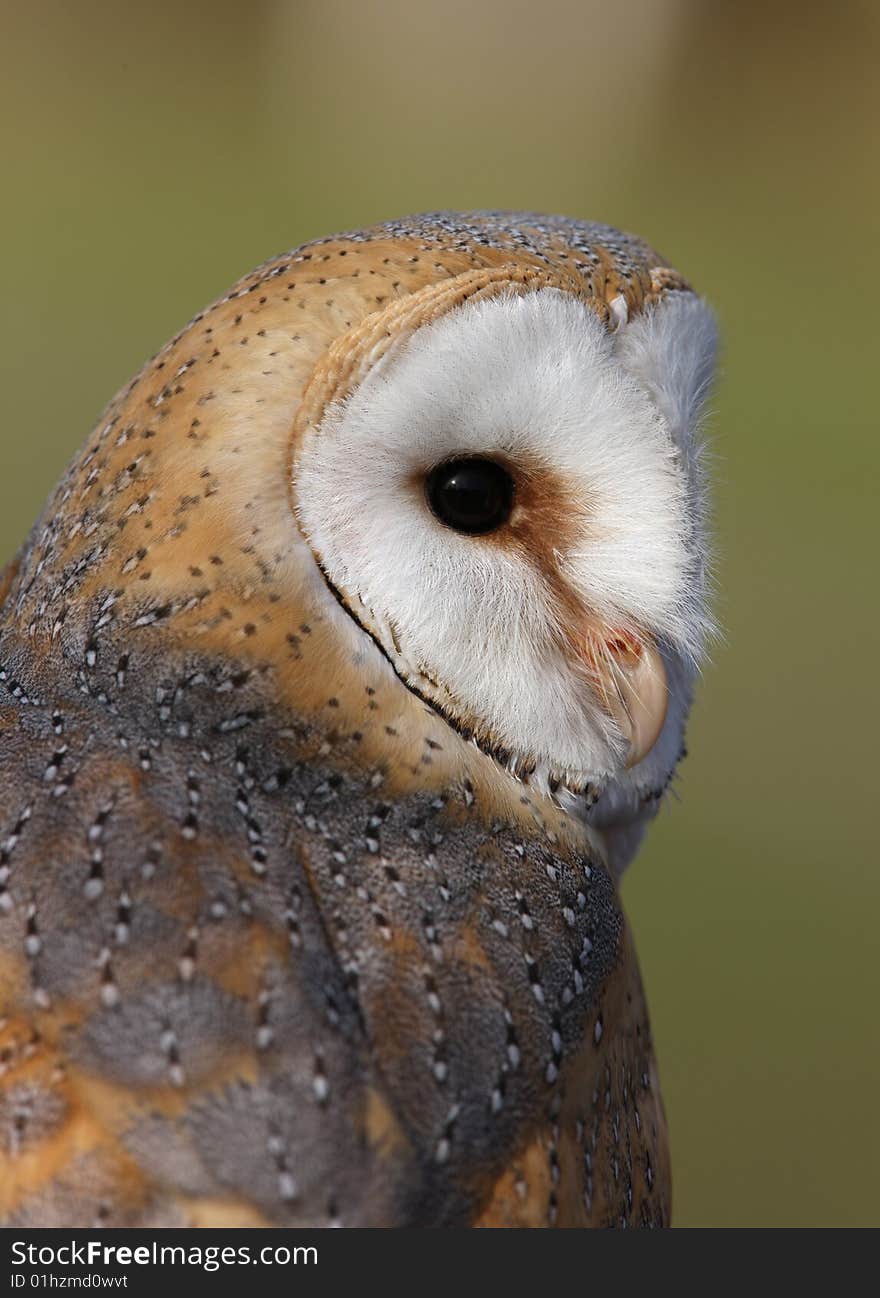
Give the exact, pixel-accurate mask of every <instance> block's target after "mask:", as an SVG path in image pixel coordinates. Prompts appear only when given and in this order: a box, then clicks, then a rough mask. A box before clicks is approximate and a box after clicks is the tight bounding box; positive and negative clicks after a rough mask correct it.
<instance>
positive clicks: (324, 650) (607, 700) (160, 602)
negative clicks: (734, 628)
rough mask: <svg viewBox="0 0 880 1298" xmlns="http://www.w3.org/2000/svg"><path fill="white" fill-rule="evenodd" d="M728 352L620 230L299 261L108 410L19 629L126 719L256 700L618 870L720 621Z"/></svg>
mask: <svg viewBox="0 0 880 1298" xmlns="http://www.w3.org/2000/svg"><path fill="white" fill-rule="evenodd" d="M714 349H715V332H714V326H713V322H712V317H711V314H710V312H709V310H708V308H707V307H706V305H705V304H704V303H703V301H702V300H701V299H700V298H699V297H698V296H696V295H695V294H694V293H693V292H692V291H691V290H690V289H689V287H688V286H687V284H686V283H685V282H684V280H682V279H681V277H680V276H679V275H677V273H676V272H675V271H673V270H672V269H671V268H670V267H669V266H667V265H666V264H665V263H664V262H663V261H662V259H661V258H659V257H658V256H657V254H656V253H654V252H653V251H652V250H651V249H650V248H649V247H647V245H645V244H643V243H642V242H641V241H639V240H638V239H635V238H633V237H632V236H629V235H623V234H620V233H619V232H617V231H614V230H611V229H609V228H608V227H605V226H597V225H591V224H585V223H581V222H577V221H569V220H566V219H564V218H556V217H539V216H534V215H528V214H510V213H477V214H455V213H441V214H432V215H428V216H423V217H416V218H409V219H407V220H403V221H397V222H391V223H388V224H385V225H381V226H376V227H372V228H371V229H368V230H362V231H356V232H354V233H349V234H346V235H341V236H336V237H333V238H329V239H322V240H318V241H316V242H315V243H312V244H309V245H306V246H304V247H301V248H298V249H295V250H294V251H292V252H290V253H287V254H284V255H282V256H281V257H278V258H276V259H275V260H274V261H271V262H269V263H267V264H266V265H264V266H262V267H260V268H259V269H258V270H257V271H255V272H253V273H252V274H250V275H248V276H246V277H245V278H244V279H243V280H241V281H240V282H239V283H238V284H237V285H235V286H234V287H233V288H232V289H231V290H230V291H229V293H227V294H226V295H225V296H224V297H223V298H221V299H220V300H219V301H217V302H216V303H214V304H213V305H212V306H211V307H209V308H207V309H206V310H205V311H203V312H201V313H200V314H199V315H198V316H196V317H195V319H194V320H193V321H192V322H191V323H190V325H189V326H188V327H187V328H186V329H185V330H184V331H182V332H181V333H180V334H179V335H178V336H177V337H176V338H174V339H173V340H172V341H171V343H169V344H168V346H167V347H165V348H164V349H163V350H162V351H161V352H160V353H159V354H158V355H157V356H156V357H154V358H153V360H152V361H151V362H150V363H148V365H147V366H146V367H145V368H144V369H143V370H142V372H141V373H140V375H138V376H137V378H136V379H135V380H134V381H133V382H132V383H131V384H129V385H128V386H127V387H126V388H125V389H124V390H123V392H122V393H120V395H119V396H118V397H117V399H116V400H115V401H114V402H113V403H112V404H111V406H110V407H109V408H108V410H107V412H106V413H105V415H104V417H103V418H102V420H101V422H100V424H99V425H98V427H97V429H96V430H95V433H94V434H93V436H92V438H91V440H90V442H89V443H88V444H87V445H86V447H85V449H84V451H83V452H82V453H81V455H80V456H79V457H78V458H77V460H76V461H75V462H74V464H73V465H72V466H71V469H70V471H69V473H68V475H67V476H66V478H65V479H64V481H63V482H62V484H61V486H60V487H59V489H58V491H57V492H56V494H55V496H54V498H53V499H52V501H51V502H50V504H49V506H48V508H47V511H46V513H45V515H44V517H43V519H42V520H41V522H40V524H39V525H38V527H37V529H36V530H35V532H34V534H33V536H32V539H31V544H30V548H29V551H28V553H27V555H26V557H25V559H24V560H23V564H22V568H21V572H20V575H19V579H18V585H17V589H16V595H15V602H16V608H17V616H18V619H19V621H20V622H21V624H22V625H23V626H26V628H27V634H28V636H29V637H31V639H32V640H33V639H40V638H41V637H42V638H44V639H45V641H46V642H47V644H48V645H50V646H52V650H51V651H52V652H53V653H54V652H56V651H57V652H59V653H60V654H61V655H62V656H63V658H64V662H65V665H66V666H65V670H67V671H73V672H74V673H75V674H76V680H77V681H78V682H79V686H80V688H81V689H82V690H84V691H86V692H87V693H89V694H90V695H92V696H94V697H101V698H106V699H107V700H108V701H109V702H110V704H111V706H117V705H118V706H120V707H121V706H123V698H122V687H121V686H120V684H119V681H120V680H121V679H131V678H132V677H133V676H134V677H136V678H137V679H140V680H142V681H148V680H151V679H152V677H156V679H157V681H158V684H157V687H156V690H155V691H154V693H155V695H156V697H157V698H158V697H160V696H161V697H162V698H166V697H169V696H171V697H175V698H177V697H178V695H179V694H180V690H181V688H182V687H181V685H180V682H181V681H184V682H187V681H192V680H205V679H208V678H209V675H210V673H211V672H215V671H216V672H219V673H220V675H221V677H222V681H221V684H223V686H224V688H225V687H226V686H227V685H228V684H229V682H236V681H248V682H250V684H249V685H248V686H247V688H248V689H250V688H252V687H254V688H255V686H254V682H255V681H257V680H259V681H261V682H263V686H264V693H265V695H266V698H265V699H261V700H260V702H259V707H260V709H263V708H265V707H269V708H270V709H271V710H272V712H273V713H275V714H277V716H278V718H279V726H282V727H283V726H284V724H285V722H284V720H283V718H284V717H288V716H289V717H295V718H299V719H300V720H302V721H303V722H304V723H305V730H303V731H302V733H305V732H306V730H307V731H308V734H309V735H314V736H317V738H316V739H315V741H314V746H313V748H309V747H308V746H306V748H305V749H304V752H305V754H306V756H307V758H308V759H309V760H314V759H317V758H320V759H321V760H322V761H332V762H335V763H337V764H339V765H341V766H346V764H348V765H351V766H353V767H356V768H357V769H358V770H359V771H362V772H363V771H367V772H370V771H374V770H377V769H378V770H379V776H380V777H381V778H383V779H386V778H387V779H391V777H392V776H393V777H394V778H396V779H397V783H398V786H399V787H398V792H401V793H402V792H403V791H405V790H408V791H414V790H417V791H422V792H424V791H431V792H434V793H436V792H442V789H443V788H445V787H446V786H447V785H448V783H449V781H454V780H456V779H459V778H460V779H462V780H464V779H465V777H466V778H467V779H468V780H470V781H471V782H472V783H473V782H474V781H480V780H482V781H483V782H484V785H485V787H486V789H488V790H490V795H489V796H490V799H492V800H494V805H495V806H497V808H498V811H499V814H502V813H503V814H504V815H508V814H519V813H518V812H516V808H517V807H518V806H520V804H521V803H522V802H524V801H528V802H529V803H530V806H531V807H532V810H533V811H534V812H535V814H538V812H540V814H541V815H543V814H544V811H545V810H546V811H547V813H548V814H550V812H551V811H552V816H553V818H554V822H555V823H562V824H563V825H564V826H568V824H569V823H571V824H575V822H576V823H577V825H579V826H580V827H581V828H584V827H586V829H587V830H588V832H589V833H592V832H593V830H601V831H602V837H603V839H604V841H605V842H606V844H607V845H608V851H609V855H610V856H611V858H612V861H613V863H614V864H616V865H617V866H620V865H622V864H623V863H625V861H626V860H627V859H628V858H629V856H630V855H631V854H632V851H633V849H634V846H635V844H636V842H637V841H638V837H639V834H640V832H641V827H642V826H643V824H644V822H645V820H646V818H647V817H648V816H649V815H650V814H652V812H653V810H654V809H655V807H656V804H657V800H658V798H659V796H660V794H661V793H662V792H663V790H664V789H665V787H666V786H667V784H668V782H669V779H670V777H671V775H672V772H673V770H674V768H675V765H676V762H677V760H678V758H679V756H680V753H681V751H682V743H683V732H684V725H685V720H686V715H687V711H688V707H689V703H690V697H691V689H692V683H693V679H694V675H695V672H696V670H697V665H698V662H699V659H700V654H701V651H702V647H703V644H704V641H705V639H706V635H707V632H708V631H709V629H710V625H711V619H710V615H709V612H708V609H707V554H708V539H707V526H706V511H705V504H704V488H703V476H702V469H701V453H700V416H701V408H702V403H703V400H704V396H705V393H706V388H707V384H708V382H709V379H710V375H711V371H712V366H713V356H714ZM114 637H116V638H114ZM171 662H176V663H178V666H177V667H176V668H175V670H174V671H173V672H172V671H171V669H170V666H169V664H170V663H171ZM120 663H122V664H123V667H122V668H120V666H119V664H120ZM217 664H220V666H217ZM206 673H208V675H206ZM227 676H228V681H227ZM211 678H212V677H211ZM229 688H233V686H232V685H229ZM236 688H237V687H236ZM151 689H152V686H151ZM125 697H126V698H128V697H130V695H128V694H126V695H125ZM256 706H257V705H256V704H254V707H256ZM252 710H253V709H252ZM197 720H198V716H197V715H196V714H195V713H194V714H193V718H192V722H189V721H187V722H186V723H185V724H186V725H190V724H193V725H194V724H195V723H196V721H197ZM380 722H381V724H380ZM297 733H300V732H299V731H298V732H297ZM310 742H311V741H310ZM303 743H305V741H303ZM426 748H427V752H426V751H425V749H426ZM525 786H528V788H527V789H526V788H525ZM537 803H540V804H541V806H540V808H537V810H536V804H537ZM560 807H561V809H562V813H563V814H562V817H561V822H560V816H559V813H560ZM511 808H513V811H511ZM590 827H592V829H591V828H590ZM554 832H555V831H554ZM566 832H567V831H566ZM578 832H580V830H578Z"/></svg>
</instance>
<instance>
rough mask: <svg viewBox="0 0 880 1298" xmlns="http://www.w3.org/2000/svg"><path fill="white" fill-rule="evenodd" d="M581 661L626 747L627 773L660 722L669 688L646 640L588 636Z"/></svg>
mask: <svg viewBox="0 0 880 1298" xmlns="http://www.w3.org/2000/svg"><path fill="white" fill-rule="evenodd" d="M581 656H582V659H583V662H584V664H585V666H586V669H587V674H588V676H589V678H590V682H591V685H592V686H593V689H594V690H595V693H596V695H597V696H598V699H599V702H600V703H601V704H602V707H603V708H604V709H605V711H606V712H608V713H609V714H610V715H611V716H612V717H613V718H614V720H615V721H616V723H617V725H618V727H619V729H620V731H621V733H622V735H623V737H624V739H626V741H627V743H628V751H627V757H626V767H627V769H629V768H630V767H632V766H635V765H636V764H637V763H638V762H640V761H641V760H642V758H643V757H646V756H647V755H648V753H649V752H650V751H651V749H652V748H653V747H654V745H655V743H656V742H657V740H658V738H659V736H660V731H661V730H662V729H663V722H664V721H665V720H666V709H667V705H668V702H669V688H668V685H667V680H666V668H665V667H664V665H663V659H662V657H661V655H660V652H659V650H658V649H657V646H656V645H655V644H654V642H653V640H652V639H651V638H650V637H649V636H642V635H639V636H636V635H634V634H633V633H632V632H630V631H625V630H610V629H609V630H606V631H605V632H603V633H601V634H599V633H597V632H595V631H590V632H589V633H588V634H587V636H586V639H585V641H584V644H583V648H582V651H581Z"/></svg>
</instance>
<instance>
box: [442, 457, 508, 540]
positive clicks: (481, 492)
mask: <svg viewBox="0 0 880 1298" xmlns="http://www.w3.org/2000/svg"><path fill="white" fill-rule="evenodd" d="M425 494H426V495H427V498H428V504H429V505H430V506H431V509H432V511H433V513H434V515H435V517H436V518H438V519H439V520H440V522H441V523H443V524H444V525H445V526H446V527H452V528H454V529H455V531H456V532H466V533H467V534H468V535H469V536H480V535H482V534H484V533H486V532H494V531H495V530H496V528H499V527H501V526H502V524H503V523H506V522H507V520H508V518H510V514H511V511H512V509H513V496H514V484H513V478H512V477H511V476H510V474H509V473H508V472H507V470H506V469H505V468H504V466H503V465H502V464H499V463H498V462H497V461H496V460H483V459H480V458H478V457H470V458H462V459H458V460H446V461H444V463H443V464H438V465H437V466H436V468H434V469H432V470H431V472H430V473H429V474H428V476H427V478H426V480H425Z"/></svg>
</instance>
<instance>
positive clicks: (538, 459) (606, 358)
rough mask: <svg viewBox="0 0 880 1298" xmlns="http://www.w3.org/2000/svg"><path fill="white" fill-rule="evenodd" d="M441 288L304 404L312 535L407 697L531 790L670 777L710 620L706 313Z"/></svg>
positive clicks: (608, 805) (372, 335)
mask: <svg viewBox="0 0 880 1298" xmlns="http://www.w3.org/2000/svg"><path fill="white" fill-rule="evenodd" d="M444 291H445V295H446V299H447V301H448V302H451V305H449V306H448V307H445V306H444V305H442V304H441V306H440V308H439V309H438V306H437V302H436V293H433V292H432V293H430V294H429V300H427V301H426V302H425V303H424V304H423V308H424V309H423V311H422V312H420V311H419V308H418V305H417V304H415V305H414V304H413V303H412V302H411V303H410V304H409V307H408V311H407V314H406V317H405V318H403V319H401V317H400V312H399V311H397V312H394V313H393V314H391V315H390V316H389V314H388V313H383V312H379V313H377V318H376V319H374V321H373V322H372V323H371V325H370V326H369V328H367V329H366V330H364V327H363V326H359V328H358V330H357V331H356V336H351V337H345V338H343V339H341V340H340V341H339V343H338V352H337V355H336V357H335V359H334V360H333V363H332V365H331V369H333V368H334V367H335V370H336V371H337V372H335V373H333V374H332V375H331V376H330V378H329V379H328V376H327V374H326V373H325V374H323V375H322V376H321V380H320V381H319V382H318V383H317V384H316V385H315V388H316V390H314V391H312V392H311V393H309V392H307V394H306V398H305V401H304V405H303V413H302V416H301V419H300V421H299V428H298V433H297V436H296V437H295V439H294V451H293V460H292V471H291V473H292V484H293V502H294V508H295V512H296V516H297V518H298V521H299V524H300V527H301V529H302V531H303V533H304V535H305V537H306V538H307V540H308V542H309V544H310V546H311V548H312V550H313V553H314V555H315V557H316V559H317V561H318V563H319V565H320V567H321V570H322V572H323V574H324V576H325V578H326V580H327V582H328V583H329V585H330V586H331V587H332V589H333V591H334V592H335V593H336V594H337V596H338V597H339V599H340V601H341V603H342V604H343V605H344V607H345V609H346V610H347V612H348V614H349V616H350V617H351V618H353V619H354V620H355V621H356V623H357V624H358V625H359V627H360V628H361V629H362V630H363V632H364V633H365V634H368V635H369V636H371V637H372V638H373V640H374V641H375V642H376V644H378V646H379V647H380V648H381V650H382V651H383V653H384V654H385V655H386V656H387V658H388V659H389V660H390V662H391V663H392V665H393V666H394V668H395V670H396V672H397V674H398V675H399V677H400V678H401V679H402V681H403V682H404V683H405V684H406V686H407V687H408V688H409V689H410V690H412V691H413V692H415V693H416V694H417V695H419V696H420V697H421V698H423V699H425V700H426V701H427V702H428V703H429V704H430V705H431V706H432V707H434V708H435V709H437V710H438V711H439V712H441V713H442V714H443V716H444V717H445V718H446V719H447V720H448V721H449V722H450V724H452V725H453V726H454V727H455V728H456V729H457V730H459V731H460V732H461V733H463V734H464V735H465V736H469V737H472V738H473V739H474V740H475V742H476V743H477V744H478V745H479V746H480V747H482V748H483V749H484V750H486V751H488V752H490V753H492V755H493V756H494V757H495V758H496V759H497V760H499V761H501V762H503V763H504V764H505V765H507V766H508V767H509V768H510V769H512V770H513V771H514V772H515V773H516V774H517V775H519V776H520V777H522V778H525V779H527V780H529V781H531V782H533V783H537V784H538V785H540V786H542V787H545V788H546V787H549V788H551V789H555V788H556V787H557V786H559V785H562V786H563V788H564V789H568V790H571V791H572V792H574V793H578V794H579V793H582V792H583V791H584V790H590V791H591V794H592V795H593V796H595V794H596V793H597V792H598V791H599V790H601V789H607V788H608V786H609V784H614V786H615V788H614V790H613V791H612V792H613V793H615V794H616V796H617V801H619V800H620V798H621V797H623V798H625V797H626V796H627V794H628V791H631V790H634V789H639V790H641V791H644V790H645V789H646V788H653V787H655V786H657V785H662V784H664V783H665V780H666V779H667V778H668V774H669V771H670V770H671V768H672V766H673V765H674V763H675V761H676V759H677V757H678V753H679V750H680V745H681V733H682V727H683V723H684V716H685V713H686V711H687V707H688V703H689V698H690V685H691V678H692V676H693V671H694V666H695V664H696V662H697V659H698V657H699V654H700V651H701V647H702V644H703V641H704V638H705V634H706V631H707V629H708V626H709V615H708V612H707V607H706V580H705V571H706V558H705V556H706V544H707V539H706V531H705V524H704V517H703V506H702V484H701V475H700V469H699V450H698V443H697V426H698V416H699V408H700V403H701V400H702V396H703V393H704V390H705V387H706V383H707V380H708V377H709V374H710V371H711V365H712V356H713V350H714V330H713V326H712V320H711V316H710V314H709V312H708V310H707V308H706V307H705V306H704V304H703V303H702V302H701V301H700V300H699V299H697V298H696V297H694V296H693V295H692V294H689V293H670V294H668V295H666V296H665V297H664V298H663V299H662V300H660V301H659V302H658V303H657V304H656V305H654V306H652V307H650V308H647V309H645V310H643V311H642V312H640V313H639V314H637V315H635V316H634V318H633V319H632V320H628V319H627V318H626V317H627V311H626V307H625V305H624V300H623V298H622V297H621V298H619V299H617V300H616V301H614V302H612V304H611V310H610V312H609V315H608V317H607V318H605V319H603V318H602V316H601V314H600V313H598V312H597V311H596V310H595V309H594V307H593V305H591V303H590V302H588V301H586V300H584V298H583V297H581V296H579V295H578V294H577V293H575V292H571V291H566V290H565V289H564V288H559V287H553V286H545V285H541V284H538V285H536V286H528V287H526V288H524V286H523V285H522V284H513V283H505V282H504V280H503V278H499V280H498V281H497V282H496V283H495V284H494V285H493V286H492V291H491V292H486V291H482V292H480V293H476V294H474V295H473V296H467V297H465V299H464V300H461V295H456V294H455V293H450V292H449V290H448V288H446V289H445V290H444ZM383 316H384V317H385V318H384V319H383ZM421 316H424V317H426V318H420V317H421ZM353 357H354V360H353V359H352V358H353ZM340 375H341V377H340ZM614 806H615V797H614V796H611V797H608V796H606V798H605V799H604V809H605V811H606V814H609V815H612V816H613V814H614Z"/></svg>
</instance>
